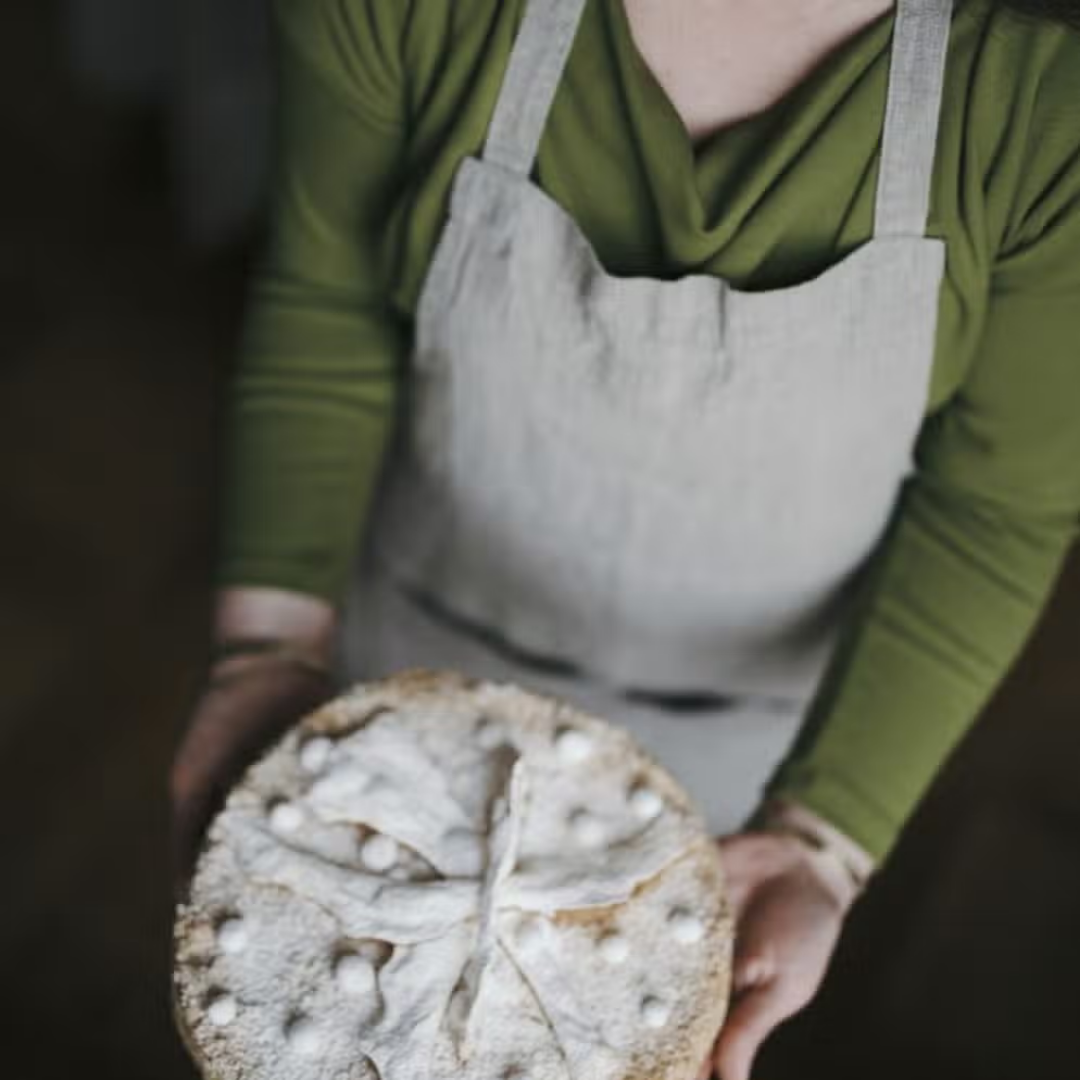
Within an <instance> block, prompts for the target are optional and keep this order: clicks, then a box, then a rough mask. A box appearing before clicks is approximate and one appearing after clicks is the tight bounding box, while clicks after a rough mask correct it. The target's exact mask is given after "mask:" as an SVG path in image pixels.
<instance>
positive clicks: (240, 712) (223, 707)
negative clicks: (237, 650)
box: [169, 587, 337, 892]
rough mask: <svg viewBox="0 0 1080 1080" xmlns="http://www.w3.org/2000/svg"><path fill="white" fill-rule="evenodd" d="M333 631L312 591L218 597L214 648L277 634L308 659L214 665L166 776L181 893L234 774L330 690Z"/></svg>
mask: <svg viewBox="0 0 1080 1080" xmlns="http://www.w3.org/2000/svg"><path fill="white" fill-rule="evenodd" d="M336 631H337V619H336V615H335V612H334V610H333V609H332V607H331V606H330V605H329V604H328V603H327V602H326V601H325V600H322V599H320V598H318V597H314V596H309V595H307V594H304V593H297V592H292V591H289V590H285V589H275V588H262V587H260V588H229V589H223V590H222V591H221V592H219V593H218V595H217V601H216V607H215V614H214V638H215V640H216V641H217V642H218V643H219V646H221V645H224V644H226V643H229V642H235V641H237V640H239V639H252V638H256V639H263V640H266V639H273V640H278V641H282V642H288V643H289V647H290V648H293V650H294V653H298V654H301V655H302V656H303V657H304V658H305V661H304V662H302V663H296V662H295V660H294V659H290V658H289V657H287V656H285V655H281V654H280V653H279V654H278V655H274V653H273V651H271V652H269V653H267V654H265V655H239V656H232V657H229V658H228V659H225V660H220V661H218V662H217V663H216V664H214V665H213V667H212V669H211V671H210V678H209V680H208V684H207V686H206V688H205V690H204V691H203V692H202V694H201V696H200V697H199V699H198V701H197V702H196V704H195V707H194V710H193V712H192V714H191V719H190V720H189V722H188V726H187V730H186V731H185V732H184V735H183V737H182V738H181V741H180V745H179V746H178V747H177V750H176V754H175V756H174V758H173V764H172V769H171V772H170V775H169V787H170V794H171V802H172V824H173V828H172V837H173V863H174V877H175V882H176V887H177V889H178V891H181V892H182V891H183V888H184V886H185V884H186V881H187V878H188V876H189V874H190V872H191V869H192V867H193V865H194V861H195V855H196V853H197V850H198V845H199V841H200V838H201V836H202V833H203V831H204V829H205V828H206V825H207V824H208V822H209V820H210V817H211V815H212V814H213V813H214V812H215V811H216V809H217V808H218V807H219V805H220V804H221V802H222V800H223V799H224V797H225V794H226V793H227V792H228V790H229V788H230V787H231V786H232V784H233V783H234V782H235V781H236V780H237V779H238V778H239V776H240V773H241V772H242V771H243V770H244V769H245V768H246V767H247V766H248V765H249V764H251V762H252V761H253V760H254V759H255V758H256V757H257V756H258V754H259V753H260V752H261V751H263V750H265V749H267V748H268V747H269V745H270V743H272V742H273V741H274V739H275V738H277V737H278V736H279V735H281V734H283V733H284V732H285V731H286V730H287V729H288V728H289V727H290V726H291V725H293V724H295V723H296V721H297V720H298V719H300V717H302V716H304V715H305V714H306V713H309V712H311V710H312V709H314V708H316V707H317V706H319V705H321V704H322V703H323V702H325V701H327V700H329V699H330V698H331V697H333V696H334V694H335V691H336V687H335V683H334V679H333V677H332V676H331V674H330V671H331V667H332V664H331V656H332V654H333V642H334V639H335V635H336ZM320 668H322V669H324V670H320Z"/></svg>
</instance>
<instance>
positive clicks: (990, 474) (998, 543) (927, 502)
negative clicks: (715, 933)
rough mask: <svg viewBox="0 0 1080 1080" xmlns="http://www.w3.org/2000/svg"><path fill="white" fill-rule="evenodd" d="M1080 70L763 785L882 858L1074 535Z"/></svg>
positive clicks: (1078, 430) (1034, 159)
mask: <svg viewBox="0 0 1080 1080" xmlns="http://www.w3.org/2000/svg"><path fill="white" fill-rule="evenodd" d="M1074 45H1075V42H1074ZM1072 53H1073V55H1072V56H1071V57H1067V58H1066V59H1069V60H1070V64H1071V66H1070V67H1069V68H1068V69H1067V70H1068V74H1067V75H1066V76H1063V77H1061V78H1058V79H1056V80H1055V79H1054V78H1046V79H1045V80H1044V83H1043V85H1042V87H1041V88H1040V92H1039V94H1038V95H1037V101H1038V111H1037V112H1036V114H1035V115H1033V117H1032V123H1031V125H1030V127H1029V131H1028V135H1027V139H1026V145H1025V146H1024V150H1023V155H1022V157H1023V168H1022V169H1018V170H1017V173H1018V176H1019V180H1018V181H1017V183H1016V184H1015V186H1014V188H1013V190H1012V194H1011V201H1012V207H1011V213H1010V214H1009V226H1008V228H1007V229H1006V230H1005V233H1004V237H1003V241H1002V244H1001V246H1000V248H999V249H998V251H999V254H998V258H997V259H996V261H995V266H994V272H993V275H992V281H991V283H990V298H989V305H988V315H987V320H986V322H985V325H984V330H983V333H982V338H981V342H980V347H979V351H978V354H977V357H976V360H975V362H974V364H973V366H972V368H971V369H970V371H969V373H968V375H967V377H966V379H965V381H964V384H963V385H962V386H961V388H960V390H959V392H958V394H957V395H956V396H955V397H954V398H953V400H952V401H950V403H949V404H948V405H947V406H946V407H945V408H944V409H943V410H942V411H940V412H939V413H938V414H936V415H935V416H934V417H932V418H931V419H930V420H929V421H928V422H927V424H926V425H925V428H924V430H923V432H922V434H921V437H920V442H919V446H918V448H917V455H916V457H917V467H916V471H915V474H914V476H913V478H912V479H911V480H910V481H909V483H908V485H907V488H906V490H905V491H904V492H903V494H902V497H901V500H900V502H899V505H898V507H897V510H896V512H895V514H894V518H893V521H892V523H891V527H890V529H889V531H888V533H887V535H886V537H885V539H884V541H883V543H882V546H881V548H880V550H879V551H878V553H877V555H876V557H875V559H874V560H873V563H872V566H871V568H870V571H869V573H868V575H867V577H866V579H865V581H864V583H863V587H862V593H861V596H860V597H859V600H858V602H857V604H856V610H855V612H854V614H853V616H852V618H851V619H850V620H849V624H848V626H847V628H846V631H845V633H844V635H843V637H842V640H841V642H840V644H839V646H838V649H837V652H836V654H835V655H834V658H833V661H832V663H831V665H830V669H829V671H828V672H827V673H826V676H825V679H824V680H823V683H822V686H821V688H820V690H819V693H818V695H817V697H816V699H815V702H814V705H813V707H812V709H811V711H810V714H809V717H808V721H807V724H806V726H805V728H804V730H803V732H802V733H801V736H800V738H799V740H798V741H797V743H796V746H795V748H794V750H793V752H792V753H791V754H790V755H789V758H788V760H787V761H786V762H785V763H784V764H783V765H782V766H781V768H780V769H779V770H778V772H777V774H776V776H775V777H774V778H773V780H772V782H771V784H770V791H771V792H772V793H774V794H777V795H786V796H788V797H790V798H793V799H797V800H798V801H800V802H802V803H803V804H805V805H807V806H808V807H809V808H810V809H812V810H815V811H816V812H818V813H819V814H821V815H823V816H824V817H825V818H827V819H828V820H830V821H831V822H833V823H834V824H835V825H837V826H838V827H840V828H842V829H843V830H844V831H845V832H847V833H848V834H849V835H850V836H852V837H853V838H854V839H856V840H857V841H858V842H860V843H861V844H862V845H863V846H864V847H865V848H867V849H868V850H869V851H870V852H872V853H873V854H875V855H876V856H877V857H878V858H882V857H884V856H885V855H886V854H887V852H888V850H889V848H890V847H891V845H892V844H893V842H894V840H895V839H896V837H897V835H898V833H899V831H900V829H901V827H902V825H903V823H904V822H905V820H906V819H907V818H908V816H909V815H910V813H911V812H912V810H913V809H914V807H915V805H916V803H917V802H918V800H919V799H920V798H921V796H922V794H923V793H924V791H925V789H926V788H927V787H928V785H929V784H930V782H931V780H932V779H933V777H934V775H935V773H936V772H937V771H938V769H939V768H940V766H941V765H942V763H943V761H944V759H945V758H946V757H947V755H948V754H949V753H950V751H951V750H952V749H953V747H954V746H955V745H956V743H957V742H958V741H959V740H960V739H961V737H962V736H963V735H964V733H965V732H966V731H967V729H968V728H969V726H970V725H971V724H972V722H973V721H974V719H975V717H976V716H977V715H978V713H979V712H980V710H981V709H982V707H983V706H984V705H985V703H986V702H987V700H988V699H989V697H990V696H991V694H992V692H993V691H994V689H995V688H996V686H997V684H998V683H999V682H1000V681H1001V679H1002V678H1003V676H1004V675H1005V674H1006V672H1007V670H1008V669H1009V668H1010V666H1011V665H1012V663H1013V661H1014V660H1015V658H1016V656H1017V655H1018V653H1019V651H1020V649H1021V647H1022V645H1023V644H1024V642H1025V639H1026V638H1027V636H1028V635H1029V633H1030V631H1031V630H1032V628H1033V626H1034V624H1035V622H1036V620H1037V618H1038V616H1039V614H1040V613H1041V610H1042V608H1043V607H1044V605H1045V603H1046V601H1047V599H1048V597H1049V595H1050V593H1051V591H1052V588H1053V585H1054V583H1055V580H1056V577H1057V575H1058V573H1059V570H1060V568H1061V565H1062V563H1063V561H1064V558H1065V556H1066V554H1067V553H1068V549H1069V547H1070V545H1071V543H1072V541H1073V540H1074V538H1075V536H1076V532H1077V522H1078V514H1080V128H1078V127H1077V125H1076V113H1075V105H1074V102H1075V101H1076V100H1077V95H1078V94H1080V75H1078V73H1077V67H1078V65H1077V64H1076V55H1075V54H1076V49H1075V48H1074V49H1073V50H1072ZM1058 70H1059V72H1064V71H1065V70H1066V69H1065V68H1064V67H1063V66H1062V65H1059V67H1058Z"/></svg>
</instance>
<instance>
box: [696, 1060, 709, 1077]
mask: <svg viewBox="0 0 1080 1080" xmlns="http://www.w3.org/2000/svg"><path fill="white" fill-rule="evenodd" d="M710 1076H712V1056H711V1055H710V1056H709V1057H707V1058H706V1059H705V1061H704V1062H703V1063H702V1066H701V1068H700V1069H698V1072H697V1076H696V1077H695V1080H709V1077H710Z"/></svg>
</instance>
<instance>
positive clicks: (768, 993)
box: [714, 981, 790, 1080]
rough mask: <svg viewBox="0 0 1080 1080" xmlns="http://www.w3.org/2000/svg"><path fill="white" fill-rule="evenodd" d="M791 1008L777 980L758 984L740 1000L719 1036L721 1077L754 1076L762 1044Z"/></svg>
mask: <svg viewBox="0 0 1080 1080" xmlns="http://www.w3.org/2000/svg"><path fill="white" fill-rule="evenodd" d="M789 1011H790V1010H788V1009H786V1008H785V1007H784V996H783V993H782V991H781V989H780V984H779V983H778V982H775V981H770V982H767V983H764V984H762V985H760V986H755V987H753V988H752V989H749V990H747V991H746V993H745V994H743V995H742V996H741V997H739V998H738V999H737V1000H736V1002H735V1005H734V1007H733V1008H732V1011H731V1014H730V1015H729V1016H728V1019H727V1021H726V1023H725V1024H724V1027H723V1029H722V1030H721V1032H720V1037H719V1038H718V1039H717V1040H716V1050H715V1058H714V1060H715V1063H716V1071H717V1073H718V1074H719V1076H720V1078H721V1080H750V1067H751V1065H752V1064H753V1061H754V1057H755V1055H756V1054H757V1052H758V1048H759V1047H760V1046H761V1044H762V1043H763V1042H764V1041H765V1039H766V1038H767V1036H768V1035H769V1033H770V1032H771V1031H772V1030H773V1028H775V1027H776V1026H777V1025H778V1024H779V1023H780V1022H781V1021H782V1020H784V1019H786V1017H787V1015H788V1012H789Z"/></svg>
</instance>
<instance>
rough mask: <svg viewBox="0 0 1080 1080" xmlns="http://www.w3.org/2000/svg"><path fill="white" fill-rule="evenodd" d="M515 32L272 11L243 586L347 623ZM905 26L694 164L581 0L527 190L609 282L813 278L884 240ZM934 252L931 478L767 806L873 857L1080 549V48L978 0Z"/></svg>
mask: <svg viewBox="0 0 1080 1080" xmlns="http://www.w3.org/2000/svg"><path fill="white" fill-rule="evenodd" d="M524 8H525V0H275V2H274V9H273V10H274V19H275V25H276V30H277V34H276V40H277V46H278V72H279V86H280V94H279V108H278V128H277V141H276V146H277V150H276V167H275V175H274V183H273V199H272V208H271V216H270V221H271V228H270V235H269V239H268V242H267V244H266V246H265V250H264V252H263V255H262V258H261V259H260V261H259V264H258V266H257V267H256V270H255V272H254V274H253V277H252V284H251V290H250V297H249V304H248V310H247V316H246V324H245V326H246V332H245V335H244V344H243V347H242V350H241V356H240V360H239V366H238V371H237V374H236V377H235V381H234V383H233V388H232V396H231V409H230V413H229V418H230V425H229V431H230V442H229V447H230V463H231V464H230V469H229V480H228V483H227V485H226V491H225V498H224V506H223V524H222V531H221V545H220V557H219V561H218V580H219V583H220V584H222V585H269V586H277V587H280V588H286V589H293V590H298V591H301V592H305V593H311V594H315V595H318V596H320V597H324V598H328V599H330V600H331V601H333V602H335V603H340V602H341V601H343V599H344V596H345V585H346V581H347V579H348V575H349V571H350V567H351V562H352V560H353V558H354V553H355V551H356V548H357V545H358V543H359V542H360V540H361V538H362V535H363V534H362V530H363V529H364V527H365V522H366V520H367V518H368V515H369V513H370V511H371V507H372V495H373V491H374V489H375V485H376V480H377V477H378V474H379V471H380V466H381V462H382V460H383V458H384V448H385V446H386V443H387V437H388V434H389V432H390V428H391V425H392V422H393V417H394V408H395V400H396V395H397V394H398V392H399V388H400V386H401V378H403V377H407V371H408V357H409V349H410V344H411V329H412V317H413V312H414V309H415V303H416V299H417V295H418V292H419V290H420V288H421V285H422V283H423V279H424V275H425V273H426V270H427V266H428V262H429V259H430V257H431V254H432V251H433V248H434V244H435V242H436V239H437V238H438V236H439V233H440V230H441V228H442V226H443V223H444V220H445V214H446V209H447V198H448V191H449V185H450V182H451V179H452V177H453V175H454V172H455V169H456V168H457V166H458V164H459V163H460V161H461V159H462V157H463V156H465V155H467V154H478V153H479V152H480V150H481V147H482V144H483V139H484V136H485V133H486V131H487V128H488V124H489V122H490V119H491V114H492V110H493V108H494V104H495V99H496V96H497V93H498V90H499V87H500V81H501V78H502V75H503V73H504V70H505V66H506V63H507V60H508V58H509V52H510V48H511V45H512V42H513V39H514V35H515V31H516V29H517V27H518V25H519V24H520V21H521V17H522V15H523V12H524ZM893 22H894V13H893V12H889V13H887V14H886V15H884V16H882V17H881V18H879V19H877V20H876V21H874V22H873V23H871V24H870V25H869V26H867V27H866V28H865V29H863V30H861V31H860V32H858V33H857V34H855V35H854V36H853V37H851V38H850V39H849V40H848V41H847V42H846V43H845V44H843V45H842V46H841V47H840V48H839V49H837V50H836V51H835V52H834V53H833V54H831V55H830V56H829V57H828V58H827V59H826V61H825V62H824V63H823V64H822V65H820V66H819V67H818V68H817V69H816V70H815V71H814V72H813V73H812V74H811V75H810V76H809V77H808V78H807V79H805V80H804V81H803V82H802V83H801V84H800V85H799V86H798V87H796V88H795V89H794V90H793V91H791V92H789V93H788V94H787V95H786V96H785V97H783V98H782V100H780V101H779V102H778V103H777V104H775V105H774V106H772V107H770V108H768V109H766V110H764V111H763V112H761V113H759V114H757V115H755V116H753V117H751V118H749V119H745V120H741V121H739V122H738V123H735V124H733V125H731V126H730V127H728V128H726V129H724V130H721V131H719V132H717V133H715V134H714V135H712V136H710V137H709V138H707V139H706V140H705V141H704V142H702V143H701V144H700V145H698V146H696V147H695V146H694V145H692V144H691V141H690V139H689V137H688V135H687V132H686V129H685V127H684V126H683V124H682V121H681V120H680V118H679V116H678V114H677V113H676V111H675V109H674V107H673V105H672V103H671V101H670V100H669V99H668V97H667V96H666V94H665V93H664V91H663V89H662V88H661V86H660V84H659V82H658V81H656V79H655V78H654V77H653V75H652V73H651V72H650V70H649V68H648V67H647V65H646V64H645V61H644V59H643V58H642V55H641V53H640V52H639V51H638V49H637V46H636V44H635V42H634V39H633V36H632V33H631V30H630V26H629V23H628V21H627V18H626V14H625V11H624V9H623V7H622V3H621V0H588V3H587V5H586V9H585V12H584V15H583V18H582V22H581V24H580V27H579V30H578V34H577V37H576V39H575V42H574V46H573V49H572V52H571V55H570V58H569V61H568V64H567V67H566V70H565V73H564V75H563V79H562V81H561V83H560V85H559V87H558V91H557V94H556V97H555V101H554V104H553V107H552V111H551V113H550V116H549V119H548V122H547V126H546V128H545V130H544V135H543V139H542V142H541V145H540V150H539V157H538V161H537V171H536V173H535V174H534V175H535V178H536V181H537V183H539V184H540V186H541V187H542V188H543V189H544V190H545V191H546V192H547V193H548V194H550V195H551V196H552V197H553V198H554V199H556V200H557V201H558V202H559V203H560V204H561V205H562V206H563V207H564V208H566V209H567V210H568V211H569V212H570V214H571V215H572V216H573V217H574V218H575V220H576V221H577V222H578V223H579V225H580V227H581V228H582V230H583V231H584V233H585V234H586V236H587V237H588V238H589V240H590V241H591V243H592V244H593V246H594V248H595V250H596V252H597V253H598V255H599V257H600V258H601V260H602V261H603V263H604V264H605V266H606V267H607V268H608V269H609V270H610V271H612V272H614V273H617V274H621V275H630V274H645V275H650V276H671V275H673V274H679V273H683V272H696V273H701V272H708V273H716V274H718V275H722V276H724V277H725V278H727V279H729V280H730V281H732V282H734V283H735V284H736V285H737V286H739V287H740V288H752V289H767V288H775V287H781V286H786V285H789V284H793V283H796V282H799V281H803V280H806V279H807V278H810V277H812V276H814V275H815V274H817V273H820V272H821V271H822V270H824V269H825V268H826V267H828V266H829V265H831V264H832V263H834V262H836V261H837V260H838V259H840V258H842V257H843V256H844V255H846V254H847V253H849V252H850V251H851V250H852V249H854V248H856V247H857V246H859V245H860V244H862V243H864V242H865V241H866V240H867V239H868V238H869V236H870V232H871V225H872V213H873V205H874V194H875V184H876V180H877V171H878V160H879V150H880V137H881V130H882V123H883V117H884V103H885V89H886V79H887V74H888V61H889V45H890V38H891V32H892V28H893ZM928 231H929V234H930V235H933V236H937V237H944V238H945V240H946V241H947V266H946V273H945V281H944V284H943V287H942V291H941V298H940V315H939V324H938V333H937V343H936V353H935V361H934V368H933V378H932V386H931V388H930V394H929V400H928V403H927V421H926V423H925V425H924V429H923V431H922V433H921V436H920V440H919V443H918V447H917V468H916V472H915V474H914V476H913V477H912V479H911V480H910V481H909V482H908V484H907V485H906V487H905V489H904V491H903V493H902V496H901V499H900V501H899V503H898V506H897V509H896V513H895V515H894V518H893V521H892V524H891V526H890V529H889V531H888V533H887V535H886V536H885V538H884V539H883V541H882V544H881V546H880V549H879V551H878V552H877V553H876V556H875V559H874V561H873V564H872V570H871V572H870V573H869V574H867V575H866V576H865V578H864V581H865V585H864V587H863V590H862V593H861V596H860V598H859V602H858V604H857V607H856V609H855V611H854V613H853V614H852V616H851V617H850V618H849V620H848V622H847V625H846V628H845V633H844V635H843V638H842V641H841V644H840V646H839V648H838V650H837V653H836V656H835V659H834V660H833V662H832V664H831V666H830V669H829V671H828V673H827V675H826V678H825V680H824V682H823V685H822V688H821V690H820V691H819V693H818V695H817V696H816V698H815V702H814V705H813V708H812V711H811V714H810V718H809V721H808V724H807V726H806V728H805V730H804V735H803V737H802V738H801V739H800V741H799V743H798V745H797V747H796V749H795V751H794V752H793V753H792V754H791V755H790V756H789V758H788V760H787V761H786V762H785V763H784V765H783V766H782V768H781V769H780V770H779V772H778V774H777V775H776V777H775V778H774V779H773V781H772V785H771V786H772V789H773V790H774V791H776V792H780V793H786V794H789V795H793V796H795V797H797V798H799V799H800V800H801V801H802V802H803V803H804V804H806V805H808V806H809V807H811V808H812V809H814V810H816V811H818V812H819V813H821V814H823V815H824V816H825V817H827V818H828V819H830V820H831V821H833V822H834V823H835V824H837V825H839V826H840V827H841V828H843V829H845V830H846V831H847V832H848V833H849V834H850V835H852V836H853V837H854V838H855V839H856V840H858V841H860V842H861V843H862V844H864V845H865V846H866V847H867V848H868V849H870V850H871V851H872V852H874V853H876V854H877V855H879V856H881V855H884V854H885V852H886V851H887V849H888V848H889V847H890V845H891V844H892V842H893V841H894V839H895V837H896V835H897V834H898V832H899V829H900V827H901V826H902V824H903V822H904V821H905V819H906V818H907V816H908V814H909V813H910V811H911V809H912V808H913V806H914V804H915V803H916V801H917V800H918V798H919V797H920V795H921V794H922V793H923V791H924V790H925V788H926V786H927V784H928V783H929V781H930V779H931V778H932V776H933V775H934V773H935V772H936V770H937V769H938V768H939V766H940V765H941V763H942V761H943V759H944V757H945V756H946V755H947V754H948V753H949V751H950V750H951V748H952V747H953V745H954V744H955V742H956V740H957V739H958V738H959V737H960V736H961V735H962V734H963V733H964V731H965V730H966V729H967V728H968V726H969V725H970V723H971V722H972V720H973V718H974V717H975V716H976V714H977V713H978V711H979V710H980V708H981V706H982V705H983V704H984V703H985V701H986V699H987V698H988V696H989V694H990V693H991V691H992V690H993V688H994V686H995V685H996V684H997V682H998V681H999V680H1000V678H1001V677H1002V675H1003V674H1004V672H1005V671H1006V669H1007V668H1008V666H1009V665H1010V663H1011V662H1012V661H1013V659H1014V658H1015V655H1016V653H1017V652H1018V650H1019V648H1020V646H1021V644H1022V642H1023V640H1024V638H1025V636H1026V635H1027V634H1028V632H1029V631H1030V629H1031V627H1032V625H1033V623H1034V621H1035V619H1036V617H1037V615H1038V613H1039V611H1040V609H1041V607H1042V606H1043V604H1044V602H1045V599H1046V597H1047V595H1048V593H1049V591H1050V589H1051V586H1052V584H1053V581H1054V578H1055V576H1056V574H1057V571H1058V569H1059V567H1060V564H1061V562H1062V560H1063V556H1064V554H1065V553H1066V551H1067V549H1068V547H1069V545H1070V542H1071V540H1072V538H1073V536H1074V534H1075V530H1076V525H1077V520H1078V508H1080V35H1078V34H1076V33H1074V32H1072V31H1069V30H1067V29H1065V28H1063V27H1061V26H1059V25H1056V24H1054V23H1051V22H1048V21H1033V20H1028V19H1025V18H1023V17H1021V16H1019V15H1017V14H1014V13H1012V12H1010V11H1008V10H1007V9H1004V8H1001V7H999V6H997V5H995V4H993V3H991V2H989V0H962V3H961V4H960V6H959V7H958V8H957V10H956V12H955V15H954V20H953V26H952V31H951V36H950V44H949V53H948V63H947V69H946V84H945V91H944V102H943V106H942V114H941V128H940V134H939V142H938V150H937V158H936V165H935V175H934V180H933V192H932V199H931V211H930V220H929V229H928ZM717 497H718V498H723V493H722V492H718V493H717Z"/></svg>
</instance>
